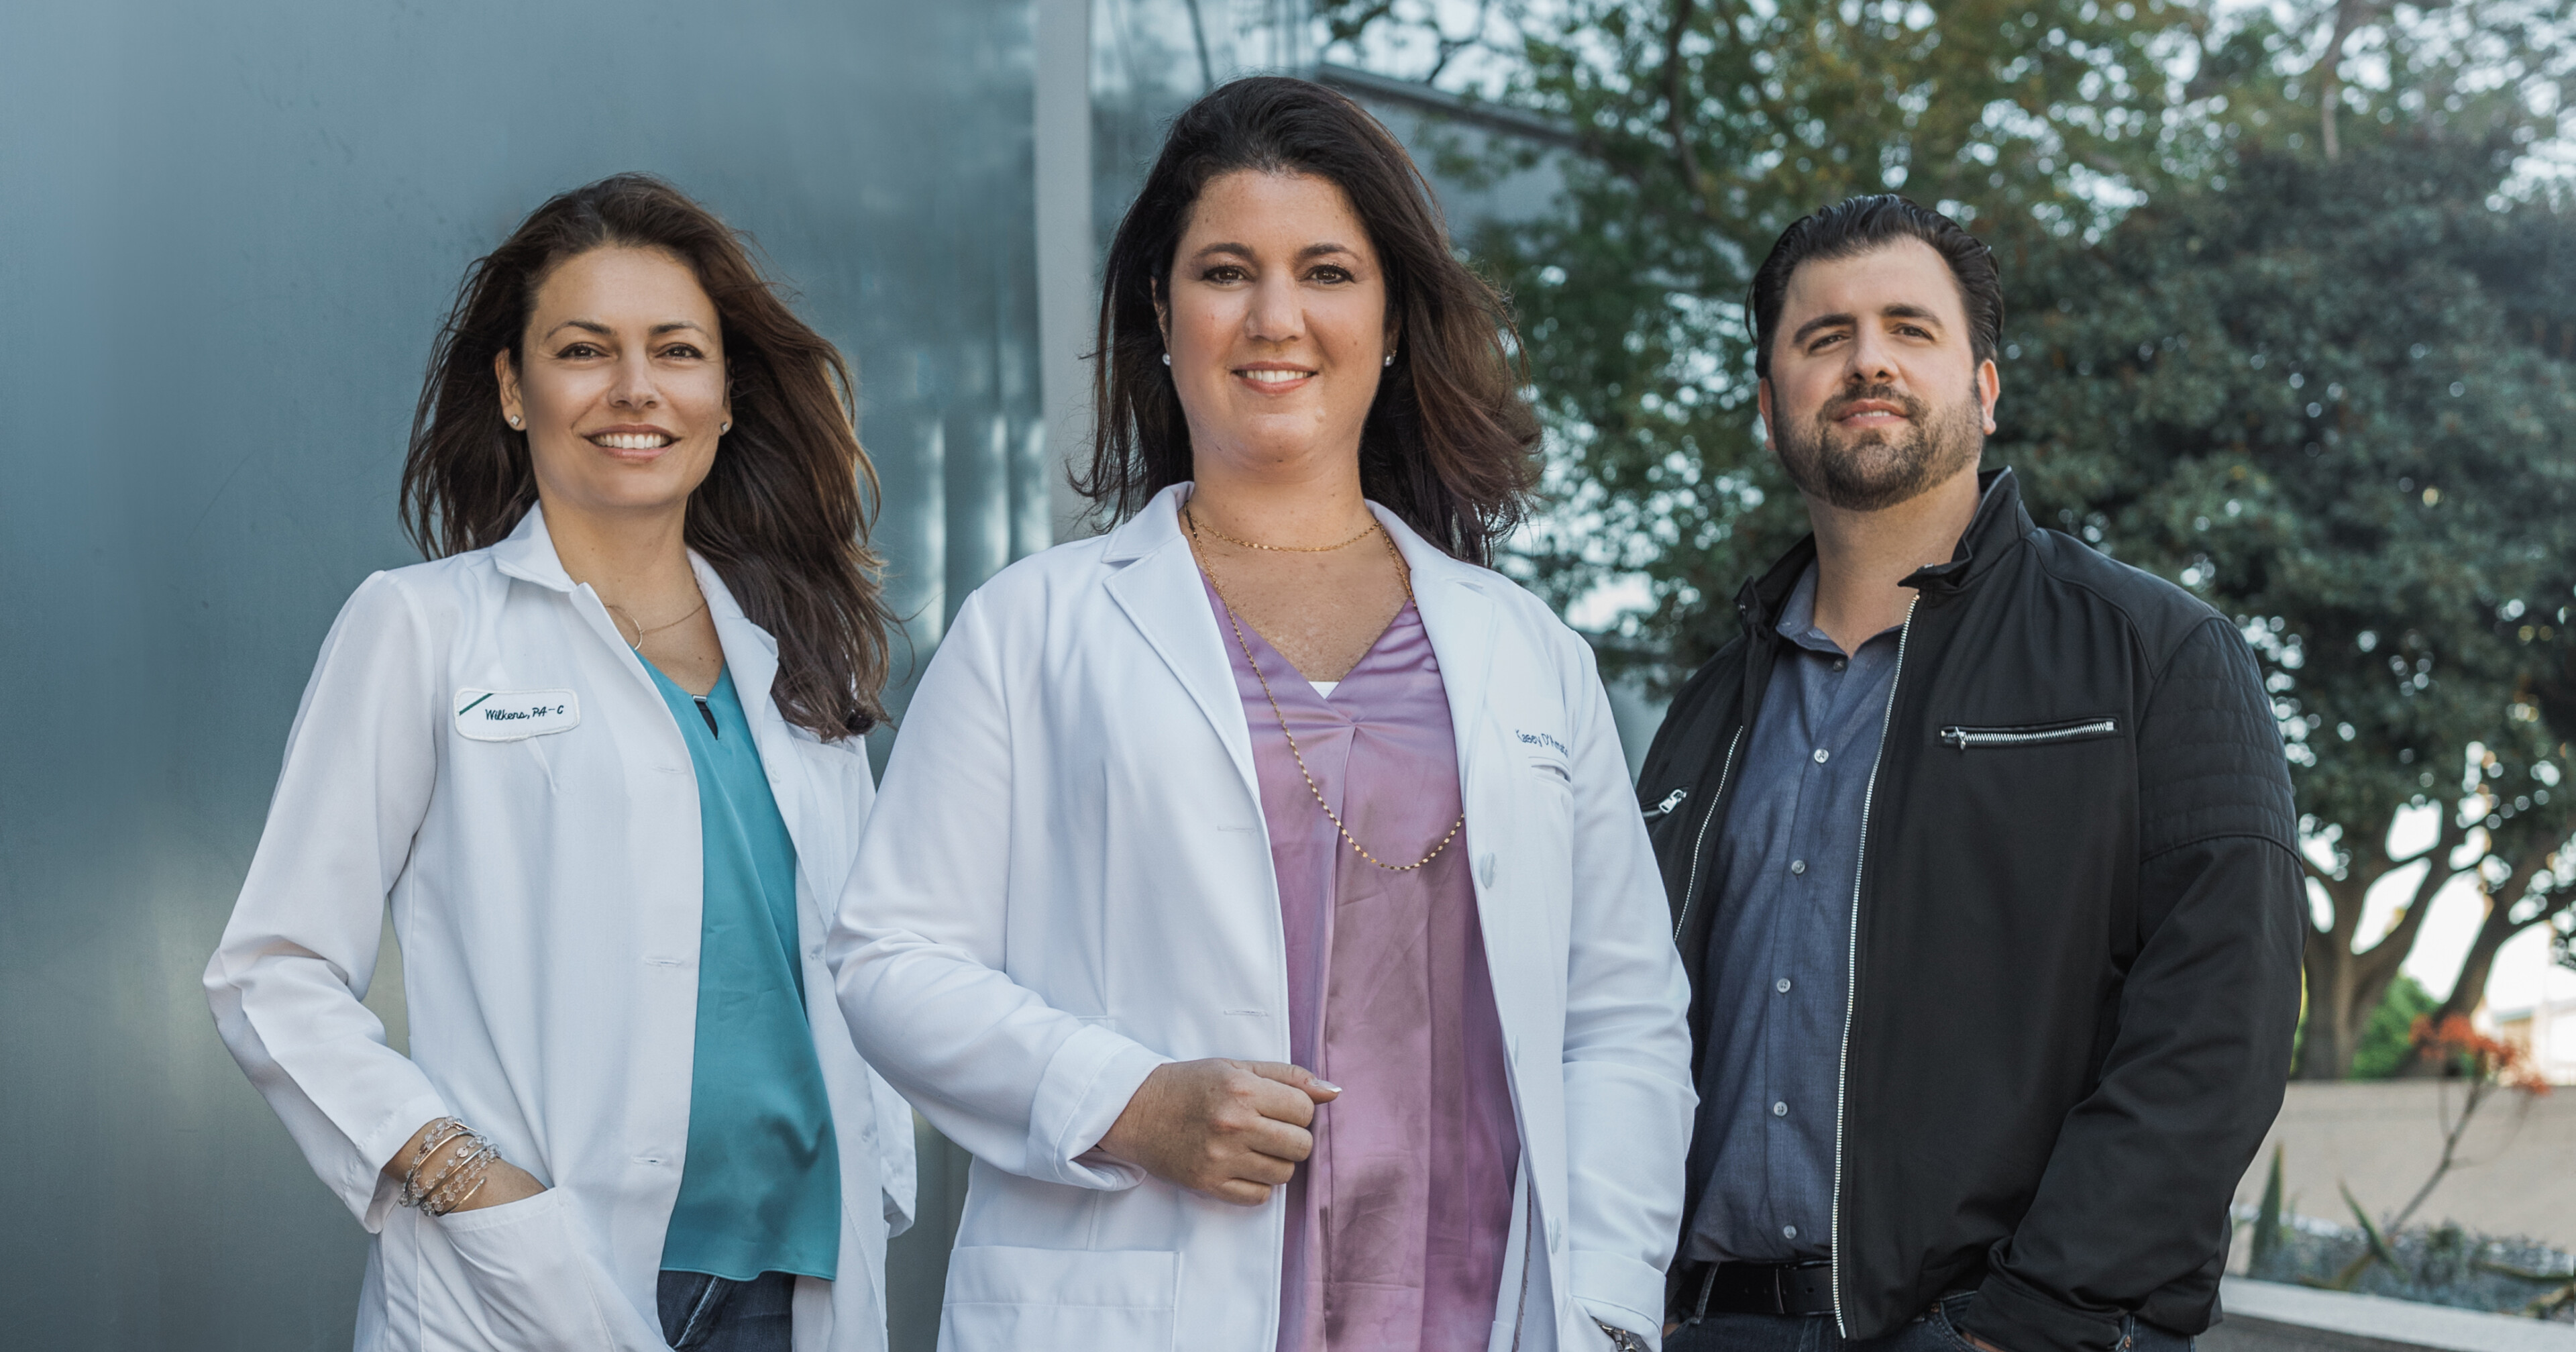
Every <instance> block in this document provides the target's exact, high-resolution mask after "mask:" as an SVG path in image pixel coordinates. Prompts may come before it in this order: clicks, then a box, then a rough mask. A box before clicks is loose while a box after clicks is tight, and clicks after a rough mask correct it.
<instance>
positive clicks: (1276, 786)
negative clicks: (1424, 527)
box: [1208, 586, 1521, 1352]
mask: <svg viewBox="0 0 2576 1352" xmlns="http://www.w3.org/2000/svg"><path fill="white" fill-rule="evenodd" d="M1208 603H1209V605H1210V606H1212V607H1213V608H1214V609H1215V611H1216V622H1217V627H1218V629H1219V631H1220V633H1221V636H1222V637H1223V639H1224V641H1225V647H1226V652H1227V654H1228V656H1230V657H1231V658H1232V659H1233V666H1234V673H1235V684H1236V686H1237V687H1238V689H1239V690H1240V692H1241V694H1242V697H1243V712H1244V718H1245V721H1246V722H1247V723H1249V724H1250V725H1251V731H1252V758H1253V763H1254V765H1255V767H1256V769H1257V770H1258V771H1259V774H1260V780H1261V813H1262V818H1263V820H1264V821H1265V822H1267V823H1268V825H1269V828H1270V860H1271V867H1272V868H1273V869H1274V870H1276V871H1277V873H1278V878H1279V912H1280V920H1281V922H1282V924H1283V926H1284V928H1285V930H1286V933H1287V939H1288V1017H1289V1032H1288V1045H1289V1054H1290V1057H1291V1058H1292V1059H1293V1060H1294V1061H1295V1062H1296V1063H1297V1064H1298V1065H1301V1066H1304V1067H1306V1068H1308V1069H1310V1070H1312V1071H1314V1072H1315V1073H1316V1074H1318V1075H1321V1076H1322V1077H1324V1078H1325V1079H1327V1080H1330V1081H1333V1082H1334V1083H1336V1084H1339V1085H1341V1086H1342V1096H1341V1097H1340V1098H1339V1099H1337V1100H1335V1101H1333V1102H1332V1103H1329V1104H1326V1105H1324V1106H1323V1108H1322V1109H1321V1110H1319V1111H1318V1112H1317V1114H1316V1117H1315V1153H1314V1156H1313V1157H1312V1158H1311V1159H1309V1160H1308V1161H1307V1162H1306V1163H1305V1165H1304V1166H1303V1167H1301V1168H1299V1169H1298V1170H1297V1174H1296V1177H1295V1178H1294V1179H1293V1180H1291V1181H1290V1182H1289V1184H1288V1191H1287V1206H1288V1218H1287V1219H1288V1223H1287V1243H1286V1252H1285V1259H1284V1262H1283V1263H1282V1266H1281V1269H1280V1276H1279V1293H1280V1304H1279V1344H1278V1346H1279V1350H1280V1352H1319V1350H1320V1349H1353V1350H1355V1349H1362V1348H1365V1349H1370V1350H1371V1352H1379V1350H1381V1349H1383V1350H1384V1352H1416V1350H1417V1349H1418V1350H1419V1352H1482V1349H1483V1348H1484V1347H1485V1346H1486V1345H1487V1342H1488V1340H1489V1339H1490V1337H1491V1336H1492V1331H1493V1323H1494V1315H1495V1302H1496V1297H1497V1296H1498V1294H1499V1293H1500V1290H1501V1285H1502V1278H1503V1250H1504V1247H1505V1244H1506V1242H1507V1241H1508V1239H1509V1236H1510V1230H1511V1221H1512V1182H1513V1179H1514V1177H1515V1176H1516V1175H1517V1173H1518V1172H1519V1168H1520V1153H1521V1150H1520V1133H1519V1130H1518V1129H1517V1127H1516V1126H1515V1125H1514V1123H1513V1120H1512V1093H1511V1086H1510V1084H1509V1082H1508V1081H1506V1079H1505V1078H1504V1075H1505V1070H1504V1051H1503V1031H1502V1023H1501V1020H1500V1017H1499V1016H1498V1015H1497V1014H1496V1013H1495V1009H1494V988H1493V981H1492V978H1491V977H1490V975H1489V974H1488V973H1487V972H1486V970H1485V946H1484V934H1483V931H1482V929H1481V928H1480V927H1479V925H1478V924H1477V920H1476V894H1475V890H1474V887H1473V886H1472V885H1471V883H1470V882H1469V879H1468V873H1467V867H1468V865H1467V842H1466V841H1465V839H1464V838H1463V837H1464V835H1465V832H1463V831H1462V832H1461V833H1460V835H1461V837H1462V838H1461V839H1457V840H1453V841H1451V842H1449V847H1448V848H1447V849H1445V850H1443V851H1441V852H1440V857H1439V858H1437V859H1434V860H1433V861H1431V863H1430V864H1429V865H1427V866H1425V867H1423V868H1420V869H1417V870H1414V871H1412V872H1409V873H1393V872H1389V871H1387V870H1385V869H1381V868H1379V867H1377V866H1376V865H1373V864H1371V863H1369V862H1368V861H1367V860H1365V859H1362V858H1360V857H1359V855H1357V854H1356V853H1353V852H1352V850H1351V848H1350V847H1349V846H1348V845H1346V844H1344V843H1343V842H1342V839H1341V836H1340V834H1339V833H1338V832H1336V831H1335V830H1334V829H1333V823H1332V821H1331V819H1330V818H1327V817H1326V816H1325V815H1324V810H1323V809H1322V808H1321V807H1318V806H1317V805H1316V803H1315V797H1314V794H1313V793H1312V792H1309V791H1308V789H1307V787H1306V778H1305V776H1304V775H1301V774H1300V773H1298V769H1297V760H1296V758H1295V757H1294V756H1293V755H1291V754H1290V752H1289V749H1288V741H1287V739H1286V738H1285V737H1283V736H1281V735H1280V730H1279V719H1278V717H1277V716H1274V715H1273V714H1272V713H1271V709H1270V701H1269V700H1268V699H1266V698H1264V697H1263V695H1262V692H1261V683H1260V681H1259V680H1258V679H1257V678H1256V677H1255V676H1254V674H1253V670H1252V668H1251V667H1249V666H1247V665H1245V663H1244V653H1243V648H1242V646H1241V645H1239V644H1238V643H1237V642H1236V640H1235V636H1234V627H1233V626H1232V625H1231V624H1229V623H1228V622H1227V618H1226V611H1225V605H1224V603H1223V601H1222V600H1220V599H1219V598H1218V597H1217V595H1216V590H1215V588H1214V587H1213V586H1211V587H1210V588H1209V589H1208ZM1243 639H1244V642H1246V643H1249V644H1250V645H1251V648H1252V655H1253V658H1254V660H1255V661H1258V662H1259V663H1260V664H1261V671H1262V674H1264V675H1267V676H1268V677H1269V678H1270V689H1271V691H1272V692H1273V693H1275V694H1276V695H1277V697H1278V700H1279V712H1280V713H1281V714H1284V715H1285V716H1286V717H1287V720H1288V726H1289V727H1290V728H1291V729H1293V730H1294V731H1295V732H1296V734H1297V749H1298V750H1299V751H1301V752H1303V753H1304V754H1305V759H1306V769H1307V771H1308V772H1309V773H1311V774H1313V776H1314V778H1315V786H1316V787H1317V788H1318V789H1321V790H1322V791H1323V794H1324V797H1325V798H1326V799H1328V800H1330V801H1331V802H1332V804H1333V810H1334V811H1336V812H1339V813H1341V814H1342V820H1343V821H1344V822H1346V823H1348V824H1349V826H1350V829H1351V834H1352V835H1354V836H1356V837H1358V838H1359V841H1360V843H1361V844H1363V845H1366V846H1367V847H1368V848H1369V852H1370V853H1372V854H1375V855H1376V856H1377V857H1379V858H1380V859H1383V860H1386V861H1387V862H1388V863H1391V864H1409V863H1412V862H1413V861H1414V860H1416V859H1419V858H1421V857H1422V855H1423V852H1424V851H1426V850H1429V849H1430V848H1431V847H1432V846H1433V845H1435V844H1437V843H1439V840H1440V838H1441V836H1442V835H1444V834H1446V833H1447V832H1448V830H1449V827H1450V824H1451V823H1452V822H1455V821H1457V820H1458V813H1459V801H1460V800H1459V791H1458V755H1457V748H1456V742H1455V740H1454V739H1453V737H1452V735H1451V731H1450V725H1449V700H1448V694H1447V691H1446V688H1445V687H1444V686H1443V685H1442V684H1441V680H1440V663H1439V660H1438V659H1437V658H1435V657H1434V656H1433V655H1432V651H1431V640H1430V636H1429V635H1428V634H1427V633H1425V632H1424V630H1423V627H1422V616H1421V613H1420V612H1419V611H1417V610H1416V609H1415V608H1414V607H1412V606H1411V605H1407V606H1406V607H1405V608H1404V609H1403V610H1402V611H1401V612H1399V613H1398V614H1397V615H1396V617H1395V619H1394V621H1393V622H1392V623H1390V624H1389V625H1388V626H1387V628H1386V632H1385V633H1383V634H1380V635H1379V636H1378V640H1377V643H1376V644H1375V646H1373V647H1371V648H1370V649H1369V651H1368V654H1367V655H1366V656H1364V657H1362V658H1361V659H1360V662H1359V665H1358V666H1356V667H1354V668H1352V669H1351V671H1350V674H1349V675H1347V676H1344V677H1343V678H1342V680H1341V682H1340V683H1339V684H1338V685H1337V686H1336V687H1335V688H1334V690H1333V693H1332V696H1331V697H1330V698H1326V697H1325V696H1324V695H1322V694H1320V693H1318V692H1317V691H1316V690H1315V688H1314V687H1313V686H1312V685H1310V684H1308V683H1307V681H1306V680H1305V679H1304V678H1303V677H1301V676H1300V675H1298V674H1297V669H1296V668H1295V667H1293V666H1291V665H1289V663H1288V659H1286V658H1284V657H1282V656H1280V655H1279V652H1278V650H1276V649H1274V648H1272V647H1271V646H1270V644H1269V642H1268V641H1267V640H1265V639H1263V638H1262V637H1261V635H1260V633H1259V632H1258V631H1257V630H1255V629H1254V628H1253V627H1252V626H1251V625H1250V624H1245V625H1244V626H1243Z"/></svg>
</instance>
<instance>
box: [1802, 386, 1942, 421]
mask: <svg viewBox="0 0 2576 1352" xmlns="http://www.w3.org/2000/svg"><path fill="white" fill-rule="evenodd" d="M1863 403H1881V404H1894V405H1896V406H1897V407H1898V408H1901V409H1903V410H1905V416H1906V419H1907V420H1908V421H1911V422H1918V423H1919V422H1921V421H1923V401H1922V400H1920V399H1917V398H1915V397H1914V396H1913V395H1910V394H1907V393H1905V392H1903V391H1901V390H1899V389H1897V388H1896V387H1895V386H1893V385H1870V386H1865V387H1863V388H1861V389H1857V390H1853V391H1850V392H1849V393H1846V394H1841V395H1837V396H1835V397H1834V398H1832V399H1828V400H1826V401H1825V406H1824V407H1823V408H1820V409H1818V410H1816V421H1817V422H1818V423H1820V424H1830V423H1832V422H1833V421H1834V420H1835V419H1837V418H1840V417H1842V416H1843V415H1844V414H1846V413H1849V412H1851V410H1852V406H1853V405H1854V404H1863Z"/></svg>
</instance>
